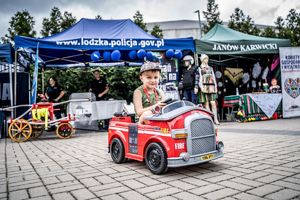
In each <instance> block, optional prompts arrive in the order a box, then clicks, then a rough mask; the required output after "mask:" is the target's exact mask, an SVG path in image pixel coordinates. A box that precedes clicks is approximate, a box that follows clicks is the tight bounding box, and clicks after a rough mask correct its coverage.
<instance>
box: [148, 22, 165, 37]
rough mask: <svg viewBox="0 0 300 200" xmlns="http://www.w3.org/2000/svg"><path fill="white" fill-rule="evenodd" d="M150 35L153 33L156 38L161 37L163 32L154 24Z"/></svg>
mask: <svg viewBox="0 0 300 200" xmlns="http://www.w3.org/2000/svg"><path fill="white" fill-rule="evenodd" d="M151 35H153V36H154V37H157V38H163V37H164V35H163V32H162V30H161V29H160V26H159V25H158V24H155V25H154V27H153V29H152V31H151Z"/></svg>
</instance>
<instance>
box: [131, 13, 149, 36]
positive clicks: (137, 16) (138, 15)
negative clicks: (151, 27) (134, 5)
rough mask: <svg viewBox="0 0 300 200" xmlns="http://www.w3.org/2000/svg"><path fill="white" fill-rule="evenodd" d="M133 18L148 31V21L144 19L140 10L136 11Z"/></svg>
mask: <svg viewBox="0 0 300 200" xmlns="http://www.w3.org/2000/svg"><path fill="white" fill-rule="evenodd" d="M133 19H134V21H133V22H134V23H135V24H136V25H138V26H139V27H140V28H141V29H143V30H144V31H146V32H148V30H147V27H146V23H145V22H144V19H143V15H142V13H141V12H140V11H136V13H135V14H134V16H133Z"/></svg>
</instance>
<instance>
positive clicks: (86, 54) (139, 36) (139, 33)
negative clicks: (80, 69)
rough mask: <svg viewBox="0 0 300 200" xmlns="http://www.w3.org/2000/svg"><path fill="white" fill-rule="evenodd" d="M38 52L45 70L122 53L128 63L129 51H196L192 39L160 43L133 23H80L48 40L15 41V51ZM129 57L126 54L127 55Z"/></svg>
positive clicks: (90, 21)
mask: <svg viewBox="0 0 300 200" xmlns="http://www.w3.org/2000/svg"><path fill="white" fill-rule="evenodd" d="M37 46H38V48H39V56H40V57H41V58H42V59H43V60H44V62H45V66H46V67H50V66H56V67H59V66H85V65H86V64H87V63H90V62H92V61H91V57H90V55H91V53H92V52H93V51H96V50H98V51H100V53H101V55H103V52H104V51H112V50H120V51H122V55H121V60H128V55H127V54H128V51H131V50H140V49H144V50H149V51H150V50H151V51H165V50H168V49H174V50H175V49H178V50H190V51H192V52H194V51H195V47H194V41H193V38H182V39H158V38H156V37H154V36H152V35H150V34H148V33H146V32H145V31H144V30H142V29H141V28H140V27H138V26H137V25H136V24H135V23H134V22H133V21H132V20H130V19H125V20H96V19H85V18H83V19H81V20H80V21H79V22H77V23H76V24H75V25H74V26H72V27H70V28H69V29H67V30H65V31H63V32H61V33H58V34H55V35H53V36H50V37H45V38H30V37H24V36H16V37H15V48H16V49H18V48H21V47H23V48H31V49H34V50H35V49H37ZM126 51H127V53H126V54H125V53H123V52H126Z"/></svg>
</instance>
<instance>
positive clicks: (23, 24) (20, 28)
mask: <svg viewBox="0 0 300 200" xmlns="http://www.w3.org/2000/svg"><path fill="white" fill-rule="evenodd" d="M9 25H10V27H9V28H8V29H7V30H8V34H5V38H2V40H4V41H7V42H11V41H13V40H14V37H15V36H16V35H21V36H28V37H34V36H35V35H36V31H35V30H34V25H35V21H34V19H33V17H32V16H31V15H30V14H29V12H28V11H27V10H23V11H22V12H19V11H18V12H17V13H16V14H15V15H14V16H13V17H11V19H10V21H9Z"/></svg>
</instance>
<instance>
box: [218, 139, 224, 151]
mask: <svg viewBox="0 0 300 200" xmlns="http://www.w3.org/2000/svg"><path fill="white" fill-rule="evenodd" d="M217 150H219V151H223V150H224V143H223V142H221V141H219V142H218V143H217Z"/></svg>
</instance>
